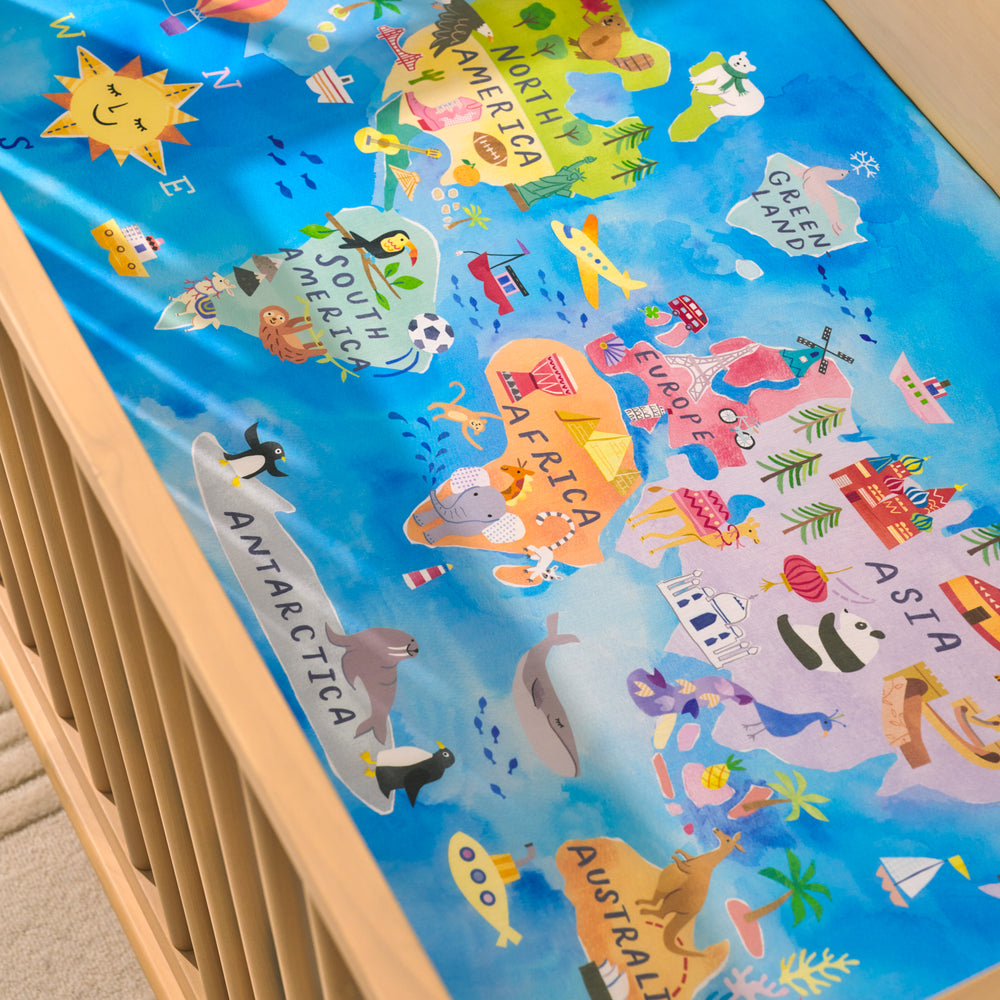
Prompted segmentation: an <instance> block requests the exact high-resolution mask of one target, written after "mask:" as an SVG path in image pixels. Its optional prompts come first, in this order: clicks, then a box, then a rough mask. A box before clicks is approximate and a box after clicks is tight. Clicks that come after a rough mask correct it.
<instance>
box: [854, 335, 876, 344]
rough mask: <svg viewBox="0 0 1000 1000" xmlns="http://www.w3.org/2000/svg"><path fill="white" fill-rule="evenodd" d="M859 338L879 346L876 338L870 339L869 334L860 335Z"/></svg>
mask: <svg viewBox="0 0 1000 1000" xmlns="http://www.w3.org/2000/svg"><path fill="white" fill-rule="evenodd" d="M858 336H859V337H860V338H861V339H862V340H867V341H868V343H869V344H877V343H878V341H877V340H876V339H875V338H874V337H869V336H868V334H867V333H859V334H858Z"/></svg>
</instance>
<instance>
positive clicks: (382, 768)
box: [361, 741, 455, 806]
mask: <svg viewBox="0 0 1000 1000" xmlns="http://www.w3.org/2000/svg"><path fill="white" fill-rule="evenodd" d="M438 747H440V749H438V750H435V751H434V753H428V752H427V751H426V750H421V749H420V747H394V748H393V749H391V750H380V751H379V752H378V755H377V756H376V758H375V760H372V756H371V754H370V753H369V752H368V751H367V750H366V751H365V752H364V753H363V754H362V755H361V759H362V760H363V761H364V762H365V763H366V764H367V765H368V766H367V767H366V768H365V777H367V778H374V779H375V780H376V781H377V782H378V787H379V790H380V791H381V792H382V794H383V795H384V796H385V797H386V798H388V797H389V793H390V792H391V791H393V790H395V789H399V788H402V789H403V790H404V791H405V792H406V796H407V798H408V799H409V800H410V805H411V806H415V805H416V804H417V795H418V793H419V792H420V789H421V788H423V787H424V785H426V784H429V783H430V782H432V781H437V780H438V779H439V778H440V777H441V775H443V774H444V772H445V770H446V769H447V768H449V767H451V765H452V764H454V763H455V755H454V754H453V753H452V752H451V751H450V750H449V749H448V748H447V747H446V746H445V745H444V744H443V743H441V742H440V741H439V742H438Z"/></svg>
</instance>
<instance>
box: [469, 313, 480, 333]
mask: <svg viewBox="0 0 1000 1000" xmlns="http://www.w3.org/2000/svg"><path fill="white" fill-rule="evenodd" d="M469 322H470V323H471V324H472V325H473V326H475V327H478V328H479V329H480V330H482V328H483V324H482V323H480V322H479V320H478V319H476V317H475V316H470V317H469Z"/></svg>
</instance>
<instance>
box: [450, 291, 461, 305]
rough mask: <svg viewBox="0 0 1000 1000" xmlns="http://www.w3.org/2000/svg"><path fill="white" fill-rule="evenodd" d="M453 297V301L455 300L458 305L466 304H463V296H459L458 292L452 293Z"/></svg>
mask: <svg viewBox="0 0 1000 1000" xmlns="http://www.w3.org/2000/svg"><path fill="white" fill-rule="evenodd" d="M451 297H452V298H453V299H454V300H455V301H456V302H457V303H458V304H459V305H464V303H463V302H462V296H461V295H459V294H458V292H452V294H451Z"/></svg>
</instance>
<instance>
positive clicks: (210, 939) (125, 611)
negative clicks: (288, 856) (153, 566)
mask: <svg viewBox="0 0 1000 1000" xmlns="http://www.w3.org/2000/svg"><path fill="white" fill-rule="evenodd" d="M78 477H79V483H80V492H81V497H82V500H83V505H84V508H85V510H86V515H87V520H88V522H89V524H90V529H91V533H92V535H93V538H94V543H95V552H96V555H97V559H98V563H99V566H100V570H101V575H102V577H103V580H104V586H105V590H106V593H107V598H108V604H109V606H110V609H111V614H112V618H113V619H114V625H115V631H116V633H117V635H118V639H119V642H120V644H121V656H122V666H123V668H124V672H125V676H126V679H127V681H128V686H129V691H130V693H131V697H132V704H133V706H134V708H135V715H136V722H137V724H138V728H139V731H140V733H141V735H142V746H143V750H144V753H145V757H146V760H147V761H148V762H149V771H150V778H151V780H152V785H153V789H154V792H155V796H156V803H157V807H158V809H159V811H160V815H161V817H162V819H163V830H164V835H165V838H166V841H167V846H168V849H169V852H170V858H171V860H172V867H173V871H174V874H175V876H176V878H177V891H178V893H179V894H180V898H181V902H182V904H183V911H184V915H185V917H186V924H187V928H188V929H189V931H190V943H189V941H188V938H187V936H186V935H185V936H181V935H180V934H179V933H177V934H175V933H173V932H172V943H173V944H174V946H175V947H177V948H179V949H180V950H187V948H188V947H189V946H190V948H191V949H192V950H193V952H194V959H195V963H196V965H197V967H198V973H199V975H200V977H201V981H202V984H203V987H204V991H205V995H206V996H207V997H210V998H215V997H224V996H226V986H225V978H224V977H223V973H222V966H221V964H220V962H219V950H218V948H217V947H216V943H215V936H214V931H213V929H212V922H211V917H210V916H209V912H208V906H207V904H206V902H205V892H204V888H203V886H202V883H201V878H200V876H199V872H198V863H197V859H196V858H195V853H194V848H193V846H192V843H191V834H190V831H189V830H188V826H187V821H186V818H185V816H184V804H183V802H182V801H181V793H180V789H179V787H178V785H177V777H176V774H175V772H174V766H173V761H172V760H171V757H170V748H169V746H168V744H167V737H166V732H165V731H164V728H163V719H162V717H161V715H160V709H159V705H158V703H157V701H156V693H155V689H154V686H153V680H152V677H151V675H150V671H149V662H148V659H147V656H146V649H145V646H144V644H143V637H142V632H141V630H140V625H139V620H138V617H137V614H136V609H135V605H134V598H133V595H132V590H131V588H130V586H129V579H128V571H127V569H126V565H125V561H124V556H123V553H122V550H121V547H120V545H119V542H118V538H117V536H116V535H115V534H114V531H113V530H112V528H111V525H110V524H109V523H108V519H107V517H106V516H105V514H104V511H103V510H101V508H100V506H99V505H98V503H97V500H96V499H95V497H94V495H93V493H92V491H91V489H90V487H89V486H88V485H87V484H86V483H85V482H84V480H83V477H82V475H79V472H78Z"/></svg>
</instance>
